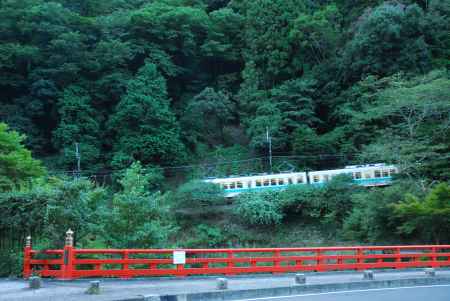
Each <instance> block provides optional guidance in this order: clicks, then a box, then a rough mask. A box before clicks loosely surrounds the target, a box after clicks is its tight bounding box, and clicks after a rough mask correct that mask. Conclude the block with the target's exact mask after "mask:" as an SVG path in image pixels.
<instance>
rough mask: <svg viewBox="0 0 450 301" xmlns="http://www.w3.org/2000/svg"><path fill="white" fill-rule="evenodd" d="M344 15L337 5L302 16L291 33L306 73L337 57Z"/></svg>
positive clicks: (290, 35) (290, 36)
mask: <svg viewBox="0 0 450 301" xmlns="http://www.w3.org/2000/svg"><path fill="white" fill-rule="evenodd" d="M341 23H342V15H341V14H340V12H339V9H338V8H337V6H336V5H335V4H330V5H327V6H325V7H324V8H322V9H320V10H317V11H315V12H314V13H313V14H301V15H300V16H299V17H297V18H296V19H295V21H294V22H293V25H292V29H291V31H290V32H289V39H290V41H291V43H292V44H293V45H295V46H297V47H298V52H299V53H300V55H299V58H297V59H296V60H300V61H301V63H302V64H303V69H304V70H305V71H307V70H310V69H311V68H312V67H313V66H315V65H318V64H321V63H323V62H324V61H327V60H329V59H330V58H332V57H334V56H335V55H336V51H337V46H338V42H339V38H340V35H339V34H340V30H341V29H340V24H341Z"/></svg>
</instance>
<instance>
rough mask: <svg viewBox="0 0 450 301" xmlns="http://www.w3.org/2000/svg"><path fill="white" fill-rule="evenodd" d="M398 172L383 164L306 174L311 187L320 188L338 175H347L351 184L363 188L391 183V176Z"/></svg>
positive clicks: (395, 168)
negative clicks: (350, 178) (351, 179)
mask: <svg viewBox="0 0 450 301" xmlns="http://www.w3.org/2000/svg"><path fill="white" fill-rule="evenodd" d="M397 172H398V169H397V167H395V166H394V165H386V164H384V163H378V164H367V165H351V166H346V167H345V168H343V169H334V170H321V171H311V172H309V173H308V176H309V182H310V184H311V185H315V186H320V185H324V184H325V183H326V182H328V181H330V180H331V179H332V178H333V177H335V176H337V175H340V174H348V175H350V176H351V177H352V178H353V182H354V183H356V184H358V185H361V186H365V187H372V186H386V185H390V184H391V182H392V176H393V175H394V174H396V173H397Z"/></svg>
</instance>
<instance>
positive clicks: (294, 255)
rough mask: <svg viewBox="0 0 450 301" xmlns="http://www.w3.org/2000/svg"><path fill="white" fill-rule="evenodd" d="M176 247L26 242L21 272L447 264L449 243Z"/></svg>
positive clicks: (65, 274)
mask: <svg viewBox="0 0 450 301" xmlns="http://www.w3.org/2000/svg"><path fill="white" fill-rule="evenodd" d="M174 251H177V252H179V251H180V250H171V249H125V250H114V249H76V248H74V247H72V246H70V245H66V246H65V247H64V249H63V250H47V251H41V252H38V251H35V250H32V249H31V246H30V245H28V246H27V247H25V252H24V267H23V275H24V277H25V278H28V277H29V276H31V275H32V274H38V275H41V276H42V277H56V278H59V279H67V280H69V279H76V278H82V277H121V278H131V277H140V276H187V275H214V274H225V275H235V274H244V273H245V274H251V273H285V272H297V271H332V270H336V271H339V270H363V269H377V268H394V269H401V268H414V267H445V266H450V245H423V246H358V247H324V248H259V249H258V248H255V249H185V250H182V251H181V252H180V253H178V255H181V259H179V258H178V259H175V257H178V256H174V255H175V254H174ZM183 254H185V258H183ZM39 257H41V259H39ZM174 259H175V260H181V263H180V261H178V262H176V261H175V262H174ZM183 259H184V261H183ZM183 262H184V263H183Z"/></svg>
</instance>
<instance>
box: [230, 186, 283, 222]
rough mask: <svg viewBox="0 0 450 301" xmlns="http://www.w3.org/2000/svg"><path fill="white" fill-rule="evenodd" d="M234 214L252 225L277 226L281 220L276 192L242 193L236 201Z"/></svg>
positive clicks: (280, 209) (281, 214)
mask: <svg viewBox="0 0 450 301" xmlns="http://www.w3.org/2000/svg"><path fill="white" fill-rule="evenodd" d="M234 213H235V214H236V215H238V216H239V217H240V218H241V219H242V220H244V221H246V222H248V223H250V224H253V225H273V224H279V223H281V220H282V219H283V212H282V208H281V205H280V202H279V198H278V193H276V192H257V193H242V194H240V195H239V196H238V197H237V199H236V202H235V207H234Z"/></svg>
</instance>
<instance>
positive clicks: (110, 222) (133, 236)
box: [101, 163, 176, 248]
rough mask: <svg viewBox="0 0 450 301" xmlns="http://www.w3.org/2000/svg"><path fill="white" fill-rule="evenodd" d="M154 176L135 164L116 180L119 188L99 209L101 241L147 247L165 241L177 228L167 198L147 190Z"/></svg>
mask: <svg viewBox="0 0 450 301" xmlns="http://www.w3.org/2000/svg"><path fill="white" fill-rule="evenodd" d="M152 178H154V176H153V175H151V174H148V173H146V172H145V171H144V170H142V167H141V165H140V163H134V164H133V165H132V166H131V167H130V168H128V169H127V171H126V172H125V174H124V175H123V177H122V179H121V180H119V183H120V185H121V191H119V192H118V193H116V194H115V195H114V197H113V199H112V202H111V205H110V206H105V207H104V208H102V213H103V216H102V217H101V218H102V219H103V220H102V232H101V233H102V240H104V241H105V243H106V244H107V245H110V246H112V247H116V248H132V247H134V248H149V247H156V246H161V245H164V244H166V243H167V239H168V237H170V235H171V234H172V233H173V232H174V231H175V230H176V228H175V227H174V226H173V224H172V223H171V221H170V218H169V215H168V207H167V198H166V197H165V196H163V195H162V194H161V193H160V192H149V191H148V186H149V185H151V183H150V180H151V179H152Z"/></svg>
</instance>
